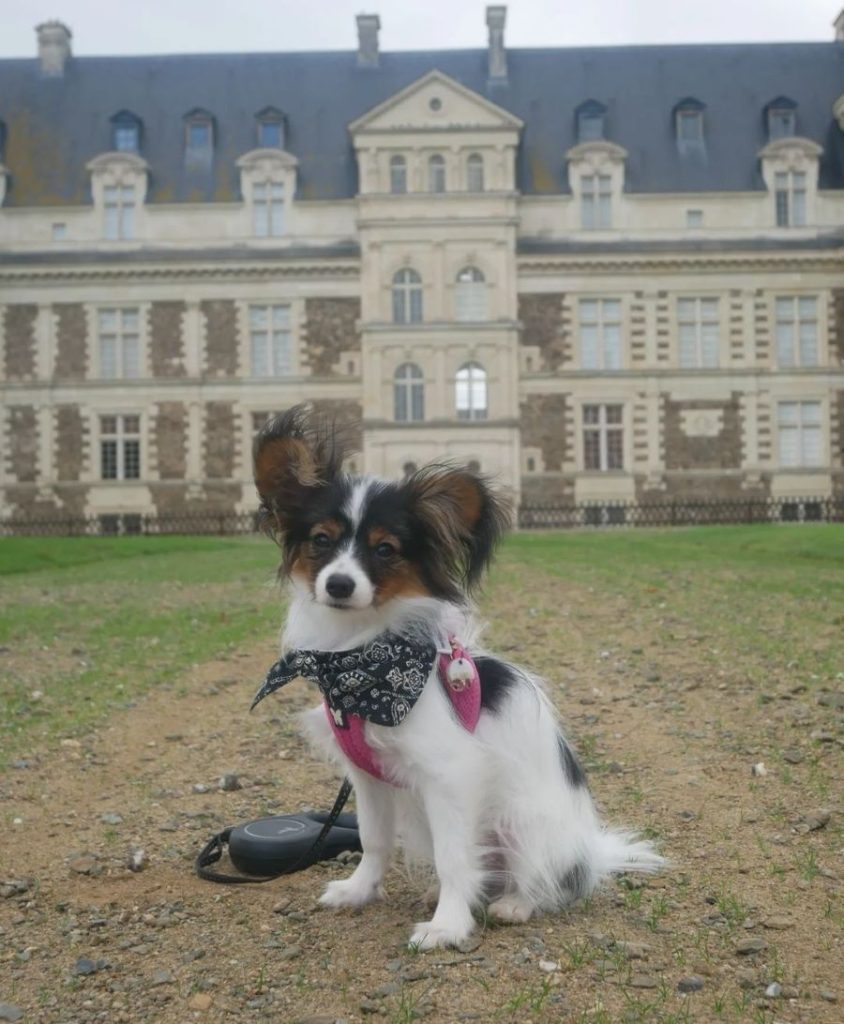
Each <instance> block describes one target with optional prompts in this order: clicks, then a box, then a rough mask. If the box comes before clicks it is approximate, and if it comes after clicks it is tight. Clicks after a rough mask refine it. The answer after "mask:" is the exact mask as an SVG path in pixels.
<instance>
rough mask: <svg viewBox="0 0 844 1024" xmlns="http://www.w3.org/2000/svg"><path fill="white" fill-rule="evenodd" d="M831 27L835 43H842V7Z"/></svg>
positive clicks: (843, 22)
mask: <svg viewBox="0 0 844 1024" xmlns="http://www.w3.org/2000/svg"><path fill="white" fill-rule="evenodd" d="M832 27H833V28H834V29H835V41H836V42H837V43H842V42H844V7H842V8H841V10H840V11H839V13H838V17H837V18H836V19H835V21H833V23H832Z"/></svg>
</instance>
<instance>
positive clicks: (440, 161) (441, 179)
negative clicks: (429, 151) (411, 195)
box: [428, 153, 445, 192]
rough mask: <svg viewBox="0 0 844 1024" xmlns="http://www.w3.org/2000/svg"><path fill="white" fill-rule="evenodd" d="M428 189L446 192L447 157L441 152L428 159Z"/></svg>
mask: <svg viewBox="0 0 844 1024" xmlns="http://www.w3.org/2000/svg"><path fill="white" fill-rule="evenodd" d="M428 191H429V192H445V157H442V156H440V154H439V153H434V155H433V156H432V157H430V158H429V160H428Z"/></svg>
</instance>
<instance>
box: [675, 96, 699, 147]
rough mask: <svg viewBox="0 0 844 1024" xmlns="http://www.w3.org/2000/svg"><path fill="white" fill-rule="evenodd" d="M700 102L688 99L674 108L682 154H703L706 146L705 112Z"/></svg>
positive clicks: (677, 136) (678, 145) (676, 130)
mask: <svg viewBox="0 0 844 1024" xmlns="http://www.w3.org/2000/svg"><path fill="white" fill-rule="evenodd" d="M705 109H706V106H705V105H704V104H703V103H701V102H700V100H696V99H692V98H691V97H688V98H686V99H684V100H681V101H680V102H679V103H678V104H677V106H676V107H675V108H674V131H675V134H676V138H677V148H678V149H679V151H680V152H681V153H695V152H701V151H702V150H703V146H704V134H703V112H704V110H705Z"/></svg>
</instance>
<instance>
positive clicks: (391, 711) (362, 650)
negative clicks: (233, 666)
mask: <svg viewBox="0 0 844 1024" xmlns="http://www.w3.org/2000/svg"><path fill="white" fill-rule="evenodd" d="M436 658H437V648H436V646H435V645H434V644H433V643H430V642H429V643H426V642H424V641H421V642H420V641H413V640H408V639H406V638H405V637H400V636H395V635H392V634H389V633H388V634H386V635H384V636H382V637H379V638H377V639H376V640H372V641H371V642H370V643H368V644H364V645H363V646H362V647H353V648H352V649H351V650H348V651H291V652H290V654H286V655H285V656H284V657H283V658H281V659H280V660H279V661H277V662H276V663H275V664H274V665H273V666H272V668H271V669H270V671H269V672H268V674H267V678H266V679H265V680H264V684H263V686H262V687H261V689H260V690H258V692H257V694H256V695H255V699H254V700H253V701H252V707H253V708H254V707H255V705H256V704H257V703H258V702H259V701H262V700H263V699H264V697H266V696H267V694H269V693H274V692H275V691H276V690H278V689H280V688H281V687H282V686H286V685H287V683H289V682H291V681H292V680H293V679H297V678H298V677H299V676H301V677H302V678H303V679H308V680H310V681H311V682H314V683H316V684H317V686H319V688H320V691H321V692H322V695H323V697H324V698H325V702H326V704H327V705H328V710H329V712H330V714H331V716H332V718H333V720H334V724H335V725H336V726H337V727H339V728H341V729H344V728H346V727H347V725H348V716H349V715H357V716H358V717H359V718H362V719H365V720H366V721H367V722H374V723H375V724H376V725H398V724H399V723H400V722H403V721H404V719H405V718H406V717H407V716H408V714H409V713H410V711H411V710H412V708H413V706H414V704H415V703H416V702H417V701H418V700H419V698H420V696H421V695H422V690H423V688H424V686H425V683H426V682H427V680H428V677H429V676H430V674H431V672H432V670H433V668H434V662H435V661H436ZM250 710H251V708H250Z"/></svg>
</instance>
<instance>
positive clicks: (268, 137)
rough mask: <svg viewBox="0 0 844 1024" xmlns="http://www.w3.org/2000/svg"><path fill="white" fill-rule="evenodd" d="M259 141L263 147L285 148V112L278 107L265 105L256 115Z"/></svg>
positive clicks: (260, 146) (259, 144)
mask: <svg viewBox="0 0 844 1024" xmlns="http://www.w3.org/2000/svg"><path fill="white" fill-rule="evenodd" d="M255 127H256V130H257V136H258V138H257V142H258V146H259V148H261V149H284V142H285V139H284V135H285V132H284V128H285V119H284V114H283V113H282V112H281V111H280V110H278V109H277V108H276V107H264V109H263V110H259V111H258V113H257V114H256V115H255Z"/></svg>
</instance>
